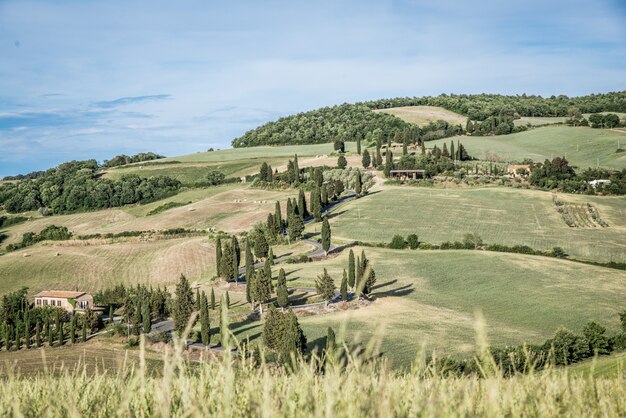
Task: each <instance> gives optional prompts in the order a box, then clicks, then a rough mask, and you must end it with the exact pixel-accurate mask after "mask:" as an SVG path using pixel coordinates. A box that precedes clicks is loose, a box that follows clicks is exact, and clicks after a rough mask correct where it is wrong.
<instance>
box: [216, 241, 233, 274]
mask: <svg viewBox="0 0 626 418" xmlns="http://www.w3.org/2000/svg"><path fill="white" fill-rule="evenodd" d="M221 264H222V265H221V267H220V272H221V273H222V277H223V278H224V279H226V280H232V279H233V278H234V276H235V275H236V274H237V272H236V271H235V270H234V269H235V249H234V248H233V246H232V244H231V243H230V242H225V243H224V248H223V249H222V259H221Z"/></svg>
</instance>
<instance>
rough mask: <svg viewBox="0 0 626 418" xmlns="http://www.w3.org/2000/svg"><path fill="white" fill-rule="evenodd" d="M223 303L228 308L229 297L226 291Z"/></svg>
mask: <svg viewBox="0 0 626 418" xmlns="http://www.w3.org/2000/svg"><path fill="white" fill-rule="evenodd" d="M224 301H225V302H226V307H227V308H230V295H229V294H228V290H227V291H226V295H225V297H224Z"/></svg>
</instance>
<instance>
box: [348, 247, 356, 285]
mask: <svg viewBox="0 0 626 418" xmlns="http://www.w3.org/2000/svg"><path fill="white" fill-rule="evenodd" d="M355 273H356V272H355V268H354V251H352V249H350V254H349V255H348V286H350V289H354V278H355Z"/></svg>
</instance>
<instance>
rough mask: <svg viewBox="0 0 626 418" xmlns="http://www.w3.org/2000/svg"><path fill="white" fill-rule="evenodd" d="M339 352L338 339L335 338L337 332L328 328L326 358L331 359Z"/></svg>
mask: <svg viewBox="0 0 626 418" xmlns="http://www.w3.org/2000/svg"><path fill="white" fill-rule="evenodd" d="M336 350H337V339H336V337H335V331H334V330H333V329H332V328H331V327H328V331H326V348H325V349H324V358H325V359H331V358H333V357H334V356H335V352H336Z"/></svg>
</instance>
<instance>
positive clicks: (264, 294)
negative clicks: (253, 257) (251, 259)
mask: <svg viewBox="0 0 626 418" xmlns="http://www.w3.org/2000/svg"><path fill="white" fill-rule="evenodd" d="M253 297H254V301H255V302H258V303H259V305H260V306H259V307H260V310H261V315H263V304H264V303H267V302H269V301H270V298H271V297H272V279H271V277H268V275H267V273H266V270H265V269H264V268H263V269H259V270H257V272H256V277H255V278H254V292H253Z"/></svg>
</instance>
